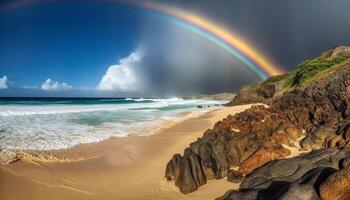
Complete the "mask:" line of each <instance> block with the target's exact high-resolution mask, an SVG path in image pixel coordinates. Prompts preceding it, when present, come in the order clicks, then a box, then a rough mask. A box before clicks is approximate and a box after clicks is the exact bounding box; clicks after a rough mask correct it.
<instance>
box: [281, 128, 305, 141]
mask: <svg viewBox="0 0 350 200" xmlns="http://www.w3.org/2000/svg"><path fill="white" fill-rule="evenodd" d="M285 131H286V133H287V134H288V136H289V138H290V139H291V140H293V141H297V140H298V139H299V138H300V137H301V136H302V135H303V132H302V130H301V129H298V128H295V127H287V128H286V129H285Z"/></svg>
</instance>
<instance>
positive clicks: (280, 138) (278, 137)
mask: <svg viewBox="0 0 350 200" xmlns="http://www.w3.org/2000/svg"><path fill="white" fill-rule="evenodd" d="M272 138H273V140H274V141H275V142H276V143H280V144H285V145H288V144H289V143H290V140H289V138H288V135H287V134H286V133H283V132H281V131H279V132H277V133H275V134H274V135H273V137H272Z"/></svg>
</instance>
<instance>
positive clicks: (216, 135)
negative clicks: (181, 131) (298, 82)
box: [165, 105, 302, 192]
mask: <svg viewBox="0 0 350 200" xmlns="http://www.w3.org/2000/svg"><path fill="white" fill-rule="evenodd" d="M301 135H302V132H301V131H300V130H298V129H297V128H296V127H295V126H293V125H292V124H291V123H288V122H287V121H283V120H280V119H278V118H277V117H276V115H275V114H274V113H272V112H270V111H269V109H268V108H266V107H264V106H262V105H259V106H252V108H250V109H248V110H246V111H245V112H242V113H239V114H237V115H234V116H231V115H230V116H228V117H227V118H225V119H223V120H222V121H220V122H218V123H216V124H215V126H214V128H213V129H209V130H207V131H206V132H205V133H204V134H203V137H201V138H198V140H197V141H196V142H193V143H191V144H190V148H188V149H186V150H185V155H184V157H181V155H178V154H176V155H174V156H173V158H172V159H171V160H170V161H169V163H168V164H167V167H166V173H165V177H166V178H167V179H168V180H175V184H176V185H177V186H178V187H179V188H180V190H181V191H186V192H188V191H193V190H195V189H197V187H199V186H200V185H202V183H203V182H200V184H196V183H197V182H198V181H196V180H195V179H196V178H195V177H196V176H195V175H194V174H201V175H202V174H203V177H204V178H205V179H206V180H210V179H220V178H223V177H226V176H227V175H228V173H229V170H230V168H233V167H239V166H240V169H239V170H240V172H241V173H244V174H248V173H250V172H252V171H253V170H254V169H255V168H257V167H260V166H261V165H263V164H265V163H267V162H268V161H270V160H274V159H280V158H284V157H286V156H288V155H290V151H289V150H287V149H285V148H283V147H282V146H281V143H282V144H289V143H290V142H291V141H295V140H296V139H298V137H300V136H301ZM186 152H191V156H192V157H195V158H196V159H194V160H196V162H195V164H191V165H188V166H184V165H183V164H182V162H181V160H183V159H184V158H185V157H186V155H187V154H189V153H187V154H186ZM187 157H188V156H187ZM197 160H198V162H197ZM179 163H180V164H179ZM177 171H190V172H192V173H176V172H177ZM185 176H186V177H185ZM179 177H182V178H181V179H186V180H188V181H187V182H184V181H177V180H178V179H179ZM201 177H202V176H201ZM204 178H203V179H204ZM191 179H193V180H192V181H191ZM189 185H190V186H189ZM184 188H186V189H184ZM188 188H190V189H188Z"/></svg>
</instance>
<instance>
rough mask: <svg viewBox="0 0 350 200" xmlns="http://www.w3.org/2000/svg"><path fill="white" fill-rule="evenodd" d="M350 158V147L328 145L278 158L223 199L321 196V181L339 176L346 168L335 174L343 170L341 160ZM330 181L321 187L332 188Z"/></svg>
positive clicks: (250, 176)
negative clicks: (326, 147)
mask: <svg viewBox="0 0 350 200" xmlns="http://www.w3.org/2000/svg"><path fill="white" fill-rule="evenodd" d="M347 158H350V150H347V149H344V150H338V149H325V150H315V151H312V152H310V153H308V154H305V155H301V156H297V157H294V158H289V159H282V160H275V161H272V162H269V163H268V164H266V165H264V166H262V167H260V168H258V169H257V170H255V171H254V172H253V173H251V174H250V175H248V176H246V177H245V178H244V179H243V181H242V183H241V185H240V190H238V191H230V192H227V193H226V194H225V195H224V196H223V197H221V198H219V199H221V200H223V199H225V200H235V199H240V200H245V199H247V200H248V199H249V200H250V199H303V200H306V199H310V200H311V199H319V195H318V193H319V191H320V185H321V183H322V182H324V181H325V180H328V179H329V180H330V181H332V180H334V179H337V180H339V179H340V176H341V175H343V174H344V172H343V173H342V171H339V172H337V173H335V174H334V175H336V176H334V175H332V174H333V173H334V172H336V171H337V170H339V166H340V163H341V162H342V160H344V159H347ZM346 169H347V168H346ZM339 173H340V174H339ZM337 174H338V175H337ZM327 178H328V179H327ZM326 182H327V181H326ZM344 183H347V181H345V182H343V183H341V182H340V183H339V187H341V186H342V184H344ZM328 185H330V184H328ZM328 185H327V183H326V184H325V185H322V186H321V188H322V189H321V191H322V192H324V191H328V192H329V191H332V190H331V189H327V187H331V188H333V187H334V186H328ZM343 186H344V185H343ZM322 192H321V194H322ZM324 193H325V194H324V195H326V192H324ZM333 199H335V198H333Z"/></svg>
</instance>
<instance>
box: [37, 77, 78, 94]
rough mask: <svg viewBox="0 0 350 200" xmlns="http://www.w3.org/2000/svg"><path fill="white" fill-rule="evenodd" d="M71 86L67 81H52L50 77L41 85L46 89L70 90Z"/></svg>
mask: <svg viewBox="0 0 350 200" xmlns="http://www.w3.org/2000/svg"><path fill="white" fill-rule="evenodd" d="M71 88H72V86H70V85H68V84H67V83H59V82H57V81H52V80H51V79H49V78H48V79H47V80H46V81H45V82H44V83H43V84H42V85H41V89H42V90H46V91H51V90H69V89H71Z"/></svg>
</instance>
